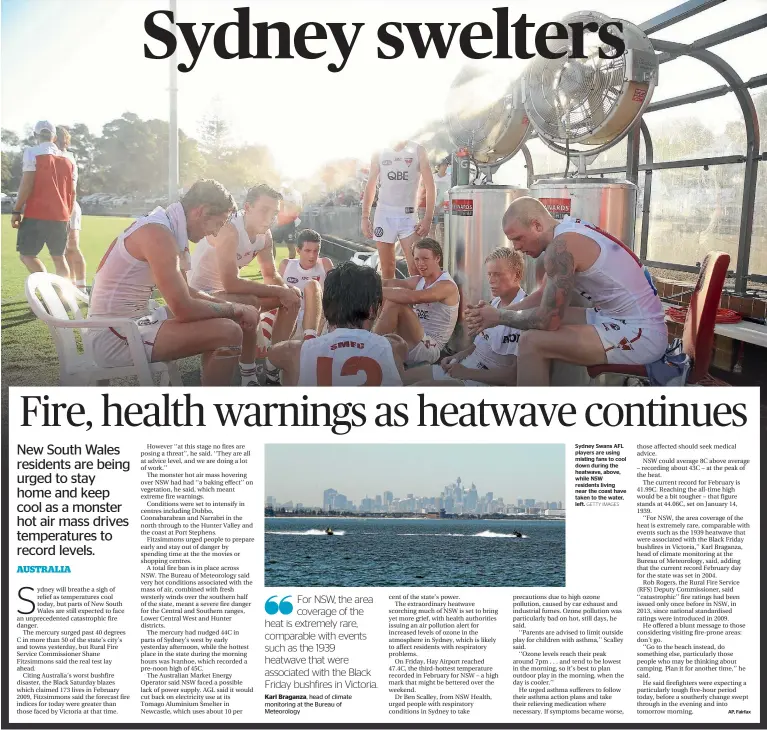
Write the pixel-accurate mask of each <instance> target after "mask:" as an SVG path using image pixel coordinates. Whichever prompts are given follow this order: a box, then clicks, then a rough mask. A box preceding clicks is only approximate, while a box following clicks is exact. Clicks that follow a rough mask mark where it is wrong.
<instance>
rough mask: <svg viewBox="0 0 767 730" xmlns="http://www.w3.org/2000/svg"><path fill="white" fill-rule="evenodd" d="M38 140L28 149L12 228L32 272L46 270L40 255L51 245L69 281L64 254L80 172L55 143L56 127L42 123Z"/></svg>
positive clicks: (60, 270)
mask: <svg viewBox="0 0 767 730" xmlns="http://www.w3.org/2000/svg"><path fill="white" fill-rule="evenodd" d="M35 141H36V142H37V144H36V145H35V146H34V147H27V148H26V149H25V150H24V154H23V156H22V163H21V169H22V176H21V184H20V185H19V194H18V196H17V198H16V204H15V205H14V206H13V212H12V213H11V226H12V227H13V228H18V230H19V233H18V236H17V238H16V250H17V251H18V252H19V257H20V258H21V261H22V263H23V264H24V266H26V267H27V270H28V271H29V272H30V273H34V272H36V271H45V266H44V265H43V262H42V261H40V259H39V257H38V255H39V253H40V251H42V249H43V246H45V245H46V244H47V246H48V251H49V253H50V254H51V258H52V259H53V264H54V266H55V267H56V273H57V274H58V275H59V276H63V277H64V278H65V279H68V278H69V266H68V264H67V260H66V258H65V255H64V252H65V250H66V246H67V222H68V221H69V219H70V217H71V216H72V210H73V208H74V203H75V182H76V176H77V172H76V168H75V165H74V162H73V161H72V160H71V159H70V158H69V157H67V156H66V155H65V154H64V153H63V152H62V151H61V150H60V149H59V148H58V147H57V146H56V144H55V142H56V125H55V124H53V123H52V122H50V121H46V120H41V121H39V122H38V123H37V124H36V125H35Z"/></svg>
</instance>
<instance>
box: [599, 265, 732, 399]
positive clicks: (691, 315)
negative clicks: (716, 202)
mask: <svg viewBox="0 0 767 730" xmlns="http://www.w3.org/2000/svg"><path fill="white" fill-rule="evenodd" d="M729 265H730V255H729V254H727V253H724V252H723V251H711V252H710V253H709V254H707V255H706V258H705V259H703V263H702V264H701V266H700V273H699V274H698V281H697V282H696V284H695V290H694V291H693V293H692V295H691V297H690V305H689V309H688V310H687V319H686V320H685V323H684V332H683V333H682V345H683V350H684V352H685V354H686V355H688V356H689V358H690V360H691V361H692V367H691V368H690V373H689V376H688V378H687V382H688V383H689V384H690V385H693V384H695V383H700V384H703V381H705V380H707V379H712V377H713V376H710V375H709V374H708V368H709V365H710V364H711V353H712V350H713V346H714V325H715V324H716V310H717V309H718V308H719V302H720V300H721V298H722V289H723V288H724V280H725V279H726V278H727V268H728V267H729ZM588 372H589V376H590V377H591V378H596V377H598V376H600V375H602V374H604V373H616V374H618V375H627V376H631V377H637V378H646V377H647V370H646V369H645V366H644V365H592V366H591V367H589V368H588Z"/></svg>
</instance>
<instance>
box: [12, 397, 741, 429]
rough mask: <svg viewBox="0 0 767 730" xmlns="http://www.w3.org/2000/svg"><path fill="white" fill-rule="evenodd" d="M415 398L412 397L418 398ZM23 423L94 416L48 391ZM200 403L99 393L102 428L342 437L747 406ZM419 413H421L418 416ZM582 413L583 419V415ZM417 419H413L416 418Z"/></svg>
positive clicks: (733, 411)
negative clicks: (323, 432) (296, 429)
mask: <svg viewBox="0 0 767 730" xmlns="http://www.w3.org/2000/svg"><path fill="white" fill-rule="evenodd" d="M413 400H415V399H413ZM21 401H22V409H21V416H22V418H21V426H22V427H28V428H40V427H46V426H54V427H55V426H74V427H77V428H79V427H82V428H84V429H85V430H86V431H90V430H91V428H92V427H93V425H94V424H93V421H92V420H91V418H90V417H89V414H88V413H87V411H86V408H85V406H84V405H83V404H82V403H77V402H71V403H66V402H62V401H59V402H55V401H53V400H52V399H51V398H50V397H49V396H48V395H34V396H31V395H23V396H21ZM210 405H211V406H212V408H211V407H207V408H206V406H205V405H204V404H202V403H195V402H194V400H193V399H192V396H191V394H188V393H187V394H185V395H183V396H178V397H173V396H171V395H170V394H168V393H164V394H163V395H162V396H161V397H160V398H156V399H154V400H151V401H148V402H144V403H125V402H123V401H120V402H117V401H114V400H112V399H111V398H110V395H109V393H102V394H101V408H100V416H101V421H100V424H99V425H100V426H101V427H112V426H117V427H125V426H129V427H138V426H144V427H161V428H162V427H164V428H178V427H183V426H192V427H195V426H196V427H201V426H206V425H209V422H210V421H211V419H212V421H213V422H214V423H215V422H217V423H218V425H220V426H225V427H226V426H231V427H243V426H245V427H247V428H254V427H255V428H269V427H275V426H276V427H280V426H302V427H320V428H329V429H330V431H331V433H333V434H335V435H336V436H344V435H346V434H348V433H349V432H351V431H352V430H353V429H354V428H359V427H361V426H364V425H366V424H367V423H368V419H369V418H371V419H373V422H374V423H375V425H376V426H378V427H393V428H402V427H404V426H407V425H413V421H414V420H415V419H417V420H415V425H417V426H426V427H435V426H443V427H445V426H446V427H456V426H458V427H464V428H465V427H480V428H499V427H507V428H513V427H523V428H531V427H532V428H537V427H544V428H545V427H547V426H564V427H566V428H572V427H574V426H583V425H587V426H591V427H600V426H610V427H615V426H634V427H644V426H651V427H658V426H668V427H673V428H677V427H679V426H693V427H706V426H708V427H710V426H719V427H727V426H734V427H736V428H737V427H741V426H745V425H746V424H747V423H748V417H747V415H746V404H745V403H732V404H730V403H717V404H712V403H689V402H683V401H681V400H680V401H679V402H673V398H668V397H667V396H666V395H660V396H654V397H649V398H647V399H646V400H644V402H640V403H601V402H600V403H590V404H589V405H588V406H586V407H585V409H583V410H582V411H581V413H580V414H579V412H578V408H576V406H575V404H573V403H531V402H519V403H500V402H495V403H494V402H490V401H488V400H486V399H484V398H483V399H482V400H480V401H479V402H477V403H441V404H435V403H430V402H428V401H427V398H426V396H425V395H424V394H423V393H419V394H418V398H417V403H414V402H411V403H406V402H400V403H393V402H385V403H376V404H375V405H374V407H373V408H372V409H371V410H372V411H374V412H373V413H369V412H368V411H367V407H366V404H365V403H353V402H343V403H325V402H312V400H311V399H310V397H309V396H308V395H306V394H304V395H302V396H301V397H300V399H298V400H297V401H291V402H288V403H279V402H271V403H212V404H210ZM416 411H417V413H416ZM581 416H582V417H581ZM411 419H413V420H411Z"/></svg>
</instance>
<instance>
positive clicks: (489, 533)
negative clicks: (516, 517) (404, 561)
mask: <svg viewBox="0 0 767 730" xmlns="http://www.w3.org/2000/svg"><path fill="white" fill-rule="evenodd" d="M397 535H398V536H400V537H514V538H516V537H517V536H516V535H507V534H505V533H502V532H492V531H491V530H485V531H484V532H478V533H477V534H476V535H471V534H467V533H465V532H398V533H397ZM522 537H523V538H526V537H527V535H522ZM517 539H518V540H519V539H520V538H517Z"/></svg>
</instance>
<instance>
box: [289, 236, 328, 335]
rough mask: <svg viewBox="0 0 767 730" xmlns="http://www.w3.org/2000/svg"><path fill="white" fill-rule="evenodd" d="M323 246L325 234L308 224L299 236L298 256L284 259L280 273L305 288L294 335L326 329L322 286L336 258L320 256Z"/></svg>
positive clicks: (300, 287) (302, 290) (309, 333)
mask: <svg viewBox="0 0 767 730" xmlns="http://www.w3.org/2000/svg"><path fill="white" fill-rule="evenodd" d="M321 246H322V236H320V234H319V233H317V231H313V230H312V229H311V228H304V230H303V231H299V233H298V235H297V236H296V248H297V249H298V258H297V259H283V260H282V261H281V262H280V276H282V278H283V279H284V280H285V281H286V282H287V284H288V286H294V287H296V288H297V289H299V290H300V291H301V309H300V310H299V312H298V319H297V320H296V328H295V330H294V332H293V339H297V340H302V339H311V338H312V337H316V336H317V333H318V332H321V331H322V287H323V286H324V284H325V276H326V275H327V273H328V271H330V270H331V269H332V268H333V262H332V261H331V260H330V259H326V258H322V257H321V256H320V248H321Z"/></svg>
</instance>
